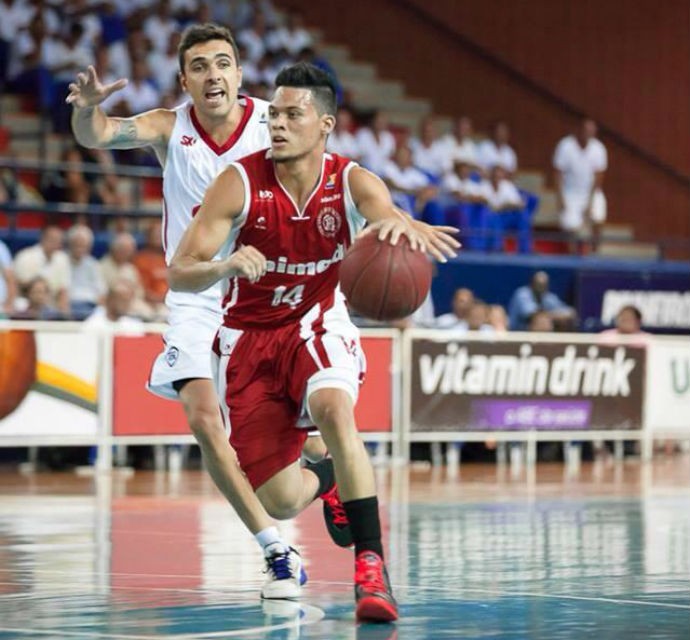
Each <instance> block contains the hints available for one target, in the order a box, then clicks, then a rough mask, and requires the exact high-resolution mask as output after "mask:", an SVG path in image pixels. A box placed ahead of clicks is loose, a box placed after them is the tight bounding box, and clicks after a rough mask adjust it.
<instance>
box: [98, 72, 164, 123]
mask: <svg viewBox="0 0 690 640" xmlns="http://www.w3.org/2000/svg"><path fill="white" fill-rule="evenodd" d="M117 95H118V96H119V100H118V101H117V102H116V103H115V104H114V105H112V106H111V107H110V111H109V113H113V114H119V115H121V116H123V117H128V116H131V115H132V114H133V113H141V112H143V111H148V110H149V109H154V108H155V107H157V106H158V105H159V104H160V100H161V96H160V92H159V91H158V89H156V87H154V86H153V83H152V82H151V80H150V73H149V67H148V64H147V63H146V59H145V58H142V59H136V58H135V59H134V63H133V64H132V78H131V80H130V81H129V82H128V83H127V86H126V87H125V88H124V89H122V91H120V92H118V94H117Z"/></svg>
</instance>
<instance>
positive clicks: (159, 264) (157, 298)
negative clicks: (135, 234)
mask: <svg viewBox="0 0 690 640" xmlns="http://www.w3.org/2000/svg"><path fill="white" fill-rule="evenodd" d="M132 263H133V264H134V266H135V267H136V268H137V271H138V272H139V276H140V278H141V283H142V285H143V287H144V297H145V299H146V302H147V303H148V304H149V306H150V307H151V309H152V310H153V319H155V320H165V318H166V317H167V315H168V314H167V307H166V306H165V296H166V294H167V293H168V273H167V265H166V264H165V253H164V251H163V242H162V235H161V223H160V222H159V221H158V220H154V221H153V222H152V223H151V224H150V225H149V227H148V229H147V231H146V244H145V245H144V246H143V247H142V248H141V249H140V250H139V251H138V252H137V254H136V255H135V256H134V260H133V261H132Z"/></svg>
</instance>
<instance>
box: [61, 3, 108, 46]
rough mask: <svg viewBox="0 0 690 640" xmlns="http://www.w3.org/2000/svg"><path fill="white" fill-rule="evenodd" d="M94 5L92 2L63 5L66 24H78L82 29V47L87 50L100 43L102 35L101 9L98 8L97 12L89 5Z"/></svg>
mask: <svg viewBox="0 0 690 640" xmlns="http://www.w3.org/2000/svg"><path fill="white" fill-rule="evenodd" d="M93 4H95V3H94V2H93V1H92V0H71V2H69V3H65V5H66V6H64V7H63V11H64V17H65V18H66V20H67V21H68V22H71V23H73V22H78V23H79V24H80V25H81V27H82V29H83V35H82V42H81V44H82V46H85V47H87V48H89V49H94V48H95V47H96V46H97V45H98V43H99V42H101V38H102V34H103V25H102V23H101V12H102V11H103V10H104V9H103V7H102V6H101V7H99V8H98V11H95V10H94V9H95V8H96V7H92V6H91V5H93Z"/></svg>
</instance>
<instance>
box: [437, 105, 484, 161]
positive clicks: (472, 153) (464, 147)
mask: <svg viewBox="0 0 690 640" xmlns="http://www.w3.org/2000/svg"><path fill="white" fill-rule="evenodd" d="M473 135H474V127H473V125H472V120H471V118H469V117H468V116H460V117H459V118H457V119H456V120H455V122H454V123H453V130H452V132H451V133H447V134H446V135H445V136H443V137H442V138H441V142H443V144H444V145H446V158H447V159H446V171H449V170H450V168H451V166H450V165H451V163H452V162H453V160H456V159H457V158H462V159H463V160H464V161H465V162H467V163H468V164H469V165H471V166H477V145H476V143H475V142H474V140H473Z"/></svg>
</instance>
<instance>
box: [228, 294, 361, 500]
mask: <svg viewBox="0 0 690 640" xmlns="http://www.w3.org/2000/svg"><path fill="white" fill-rule="evenodd" d="M214 352H215V358H214V369H215V371H216V383H217V388H218V397H219V398H220V401H221V409H222V411H223V418H224V421H225V425H226V428H227V429H228V430H229V432H230V444H231V445H232V446H233V448H234V449H235V451H236V452H237V456H238V459H239V462H240V466H241V467H242V470H243V471H244V472H245V474H246V475H247V477H248V478H249V481H250V483H251V485H252V487H254V488H255V489H256V488H257V487H260V486H261V485H262V484H263V483H264V482H266V481H267V480H269V479H270V478H271V477H273V476H274V475H275V474H276V473H277V472H278V471H280V470H281V469H284V468H285V467H287V466H288V465H290V464H292V463H293V462H295V461H296V460H298V459H299V457H300V455H301V452H302V446H303V445H304V441H305V439H306V438H307V435H308V430H309V428H310V427H313V426H314V423H313V421H312V420H311V418H310V417H309V413H308V398H309V396H310V395H311V394H312V393H314V392H315V391H317V390H319V389H324V388H338V389H343V390H344V391H346V392H347V393H348V394H349V395H350V397H351V398H352V400H353V402H355V401H356V400H357V394H358V390H359V385H360V383H361V381H362V380H363V378H364V372H365V368H366V361H365V359H364V354H363V352H362V348H361V345H360V342H359V331H358V329H357V328H356V327H355V326H354V325H353V324H352V322H351V321H350V318H349V316H348V314H347V311H346V310H345V307H344V305H343V304H342V303H336V305H335V306H334V307H332V308H330V309H328V310H326V312H325V313H324V312H323V311H322V310H321V307H320V305H318V304H317V305H315V306H314V307H312V309H311V310H310V311H309V312H308V313H307V314H305V315H304V316H303V318H302V319H301V320H300V321H299V322H295V323H292V324H289V325H284V326H279V327H276V328H272V329H259V330H256V329H251V330H240V329H232V328H229V327H221V328H220V330H219V332H218V336H217V339H216V342H215V346H214Z"/></svg>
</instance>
